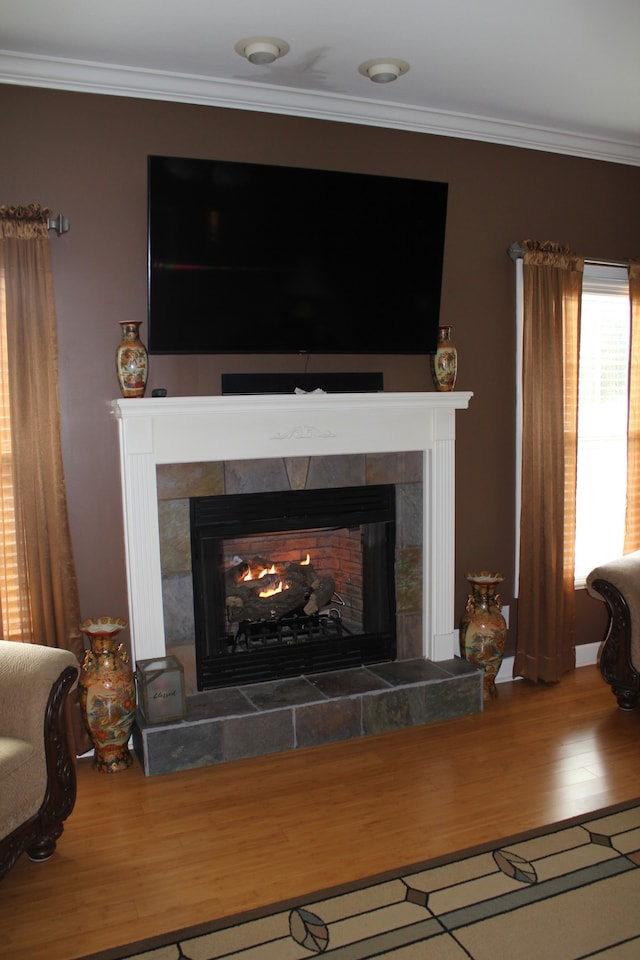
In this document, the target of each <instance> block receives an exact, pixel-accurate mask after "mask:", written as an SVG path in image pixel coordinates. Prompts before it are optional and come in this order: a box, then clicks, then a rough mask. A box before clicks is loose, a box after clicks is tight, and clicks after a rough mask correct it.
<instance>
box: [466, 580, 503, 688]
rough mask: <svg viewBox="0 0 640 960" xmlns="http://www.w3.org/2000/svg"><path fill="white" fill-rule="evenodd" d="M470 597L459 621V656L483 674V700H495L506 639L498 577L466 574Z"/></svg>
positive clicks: (500, 581)
mask: <svg viewBox="0 0 640 960" xmlns="http://www.w3.org/2000/svg"><path fill="white" fill-rule="evenodd" d="M466 578H467V580H468V581H469V583H470V584H471V593H470V594H469V596H468V597H467V604H466V607H465V612H464V613H463V615H462V618H461V620H460V653H461V654H462V656H463V657H464V658H465V660H468V661H469V663H472V664H473V665H474V666H475V667H478V668H479V669H481V670H484V687H483V690H484V699H485V700H490V699H493V698H495V697H497V696H498V691H497V688H496V676H497V674H498V671H499V669H500V667H501V665H502V659H503V657H504V648H505V643H506V639H507V623H506V620H505V619H504V617H503V616H502V612H501V611H502V601H501V600H500V597H499V596H498V594H497V593H496V587H497V586H498V584H500V583H502V581H503V580H504V577H503V576H502V574H501V573H491V572H490V571H488V570H481V571H480V572H479V573H468V574H467V575H466Z"/></svg>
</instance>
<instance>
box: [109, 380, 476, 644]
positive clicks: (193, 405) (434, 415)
mask: <svg viewBox="0 0 640 960" xmlns="http://www.w3.org/2000/svg"><path fill="white" fill-rule="evenodd" d="M472 396H473V394H472V393H470V392H463V391H460V392H450V393H436V392H424V393H384V392H383V393H371V394H318V393H307V394H292V395H280V394H276V395H261V396H253V395H252V396H239V397H238V396H233V397H229V396H224V397H221V396H210V397H159V398H155V397H154V398H150V399H131V400H129V399H126V400H122V399H120V400H114V401H112V403H111V409H112V413H113V414H114V416H115V418H116V420H117V422H118V429H119V439H120V454H121V479H122V497H123V509H124V532H125V550H126V562H127V583H128V589H129V623H130V630H131V641H132V653H133V657H134V659H135V660H137V659H145V658H152V657H159V656H164V655H165V652H166V645H165V639H164V637H165V634H164V617H163V605H162V585H161V578H162V575H161V564H160V541H159V527H158V503H157V486H156V467H157V466H158V465H160V464H168V463H196V462H224V461H229V460H257V459H258V460H259V459H269V458H273V457H306V456H310V457H313V456H325V455H327V456H329V455H332V456H333V455H340V454H354V453H355V454H357V453H368V454H374V453H395V452H397V453H401V452H404V451H420V452H422V454H423V489H424V501H423V507H424V510H423V512H424V545H425V549H424V558H425V559H424V566H423V571H422V586H423V648H424V656H425V657H426V658H427V659H430V660H434V661H443V660H448V659H450V658H451V657H452V656H453V655H454V652H455V649H456V646H457V643H456V641H457V632H456V631H455V629H454V625H453V624H454V575H455V571H454V546H455V529H454V522H455V413H456V411H457V410H461V409H465V408H467V407H468V405H469V402H470V400H471V397H472ZM436 557H437V562H434V558H436Z"/></svg>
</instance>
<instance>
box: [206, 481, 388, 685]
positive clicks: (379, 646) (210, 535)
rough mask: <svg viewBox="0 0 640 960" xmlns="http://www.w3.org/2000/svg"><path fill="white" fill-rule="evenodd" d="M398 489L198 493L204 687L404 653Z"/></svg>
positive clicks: (306, 672)
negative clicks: (400, 642) (398, 594)
mask: <svg viewBox="0 0 640 960" xmlns="http://www.w3.org/2000/svg"><path fill="white" fill-rule="evenodd" d="M395 522H396V510H395V486H394V485H393V484H380V485H369V486H357V487H341V488H338V489H331V488H330V489H312V490H296V491H279V492H267V493H259V494H234V495H224V496H205V497H193V498H191V499H190V527H191V555H192V576H193V588H194V619H195V649H196V672H197V684H198V689H199V690H209V689H213V688H215V687H222V686H233V685H238V684H246V683H256V682H260V681H265V680H273V679H277V678H281V677H291V676H299V675H309V674H313V673H321V672H326V671H330V670H337V669H346V668H347V667H353V666H361V665H363V664H368V663H379V662H383V661H389V660H394V659H395V657H396V605H395V576H394V571H395Z"/></svg>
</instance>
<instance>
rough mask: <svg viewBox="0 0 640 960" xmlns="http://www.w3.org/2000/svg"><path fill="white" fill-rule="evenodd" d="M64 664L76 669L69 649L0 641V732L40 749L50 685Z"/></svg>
mask: <svg viewBox="0 0 640 960" xmlns="http://www.w3.org/2000/svg"><path fill="white" fill-rule="evenodd" d="M67 667H75V669H76V671H77V670H78V661H77V660H76V657H75V655H74V654H73V653H71V651H69V650H59V649H57V648H55V647H45V646H43V645H42V644H32V643H16V642H14V641H10V640H0V734H2V735H3V736H6V737H16V738H18V739H22V740H27V741H29V742H30V743H32V744H33V745H34V746H36V748H38V749H42V745H43V722H44V714H45V710H46V708H47V702H48V700H49V695H50V693H51V688H52V686H53V684H54V683H55V682H56V680H57V679H58V677H59V676H60V674H61V673H62V671H63V670H65V669H66V668H67ZM76 683H77V679H76V681H75V683H74V684H73V686H75V684H76ZM72 688H73V687H72Z"/></svg>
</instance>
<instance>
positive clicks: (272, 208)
mask: <svg viewBox="0 0 640 960" xmlns="http://www.w3.org/2000/svg"><path fill="white" fill-rule="evenodd" d="M446 211H447V184H446V183H436V182H430V181H427V180H416V179H405V178H400V177H389V176H377V175H370V174H360V173H343V172H339V171H329V170H314V169H304V168H298V167H282V166H272V165H266V164H253V163H236V162H230V161H221V160H202V159H185V158H181V157H159V156H151V157H149V158H148V218H149V219H148V304H149V317H148V331H147V344H148V349H149V352H150V353H153V354H189V353H218V354H226V353H228V354H238V353H245V354H246V353H272V354H291V353H308V354H383V355H384V354H429V353H434V352H435V349H436V338H437V328H438V323H439V314H440V291H441V283H442V267H443V254H444V240H445V226H446Z"/></svg>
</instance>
